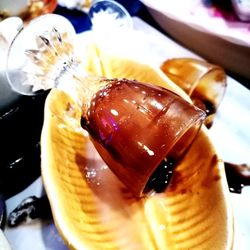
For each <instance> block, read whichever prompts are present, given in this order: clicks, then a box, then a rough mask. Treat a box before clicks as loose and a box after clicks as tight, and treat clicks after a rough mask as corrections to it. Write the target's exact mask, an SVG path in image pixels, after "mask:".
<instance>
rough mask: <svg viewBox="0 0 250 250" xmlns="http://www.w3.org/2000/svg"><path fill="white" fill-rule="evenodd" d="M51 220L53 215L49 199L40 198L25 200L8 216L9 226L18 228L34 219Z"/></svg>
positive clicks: (33, 197) (45, 197) (34, 197)
mask: <svg viewBox="0 0 250 250" xmlns="http://www.w3.org/2000/svg"><path fill="white" fill-rule="evenodd" d="M38 218H39V219H51V218H52V213H51V208H50V204H49V200H48V197H47V196H46V195H44V196H42V197H41V198H38V197H36V196H30V197H27V198H25V199H24V200H23V201H22V202H21V203H20V204H19V205H18V206H17V207H16V208H15V209H14V210H13V211H12V212H11V213H10V214H9V216H8V226H9V227H16V226H18V225H20V224H22V223H25V222H27V221H30V220H34V219H38Z"/></svg>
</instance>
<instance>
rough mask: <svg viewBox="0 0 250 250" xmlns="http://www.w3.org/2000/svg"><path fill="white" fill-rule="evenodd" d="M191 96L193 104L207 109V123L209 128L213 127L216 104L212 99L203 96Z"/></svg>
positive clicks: (204, 109)
mask: <svg viewBox="0 0 250 250" xmlns="http://www.w3.org/2000/svg"><path fill="white" fill-rule="evenodd" d="M191 98H192V101H193V104H194V105H195V106H196V107H198V108H200V109H201V110H203V111H205V113H206V115H207V118H206V121H205V125H206V127H207V128H211V127H212V125H213V117H214V115H215V113H216V111H217V110H216V107H215V105H214V104H213V103H212V102H211V101H209V100H206V99H204V98H202V97H197V96H191Z"/></svg>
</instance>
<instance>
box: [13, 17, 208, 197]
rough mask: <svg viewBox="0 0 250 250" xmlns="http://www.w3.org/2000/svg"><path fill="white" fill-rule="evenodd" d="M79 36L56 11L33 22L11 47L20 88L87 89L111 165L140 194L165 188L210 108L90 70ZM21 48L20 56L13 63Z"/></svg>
mask: <svg viewBox="0 0 250 250" xmlns="http://www.w3.org/2000/svg"><path fill="white" fill-rule="evenodd" d="M114 35H115V34H114ZM27 37H28V38H29V39H27ZM73 40H74V32H73V28H72V26H71V25H70V24H69V22H68V21H67V20H66V19H64V18H63V17H59V16H57V15H53V14H52V15H45V16H43V17H40V18H38V19H37V20H34V21H32V22H31V23H30V24H29V25H28V26H27V27H26V28H25V29H24V30H23V31H22V32H20V34H19V35H18V36H17V37H16V39H15V40H14V42H13V43H12V46H11V47H10V51H9V57H8V58H9V60H8V65H9V70H8V72H9V73H8V79H9V81H10V84H11V85H12V87H13V89H15V90H18V91H19V92H22V93H23V94H27V93H29V94H34V93H35V92H36V90H38V91H39V90H40V89H48V88H55V87H57V88H59V89H61V90H62V91H65V92H67V93H68V94H69V95H70V96H71V97H72V98H76V95H75V93H76V92H77V93H80V95H78V96H77V98H76V99H77V102H78V103H79V105H81V107H82V119H81V125H82V127H83V129H86V130H87V131H88V132H89V135H90V139H91V140H92V142H93V144H94V146H95V148H96V149H97V151H98V152H99V154H100V156H101V157H102V158H103V160H104V161H105V162H106V163H107V165H108V167H109V168H110V169H111V170H112V171H113V172H114V173H115V174H116V176H117V177H118V178H119V179H120V181H121V182H123V183H124V184H125V185H126V186H127V188H128V189H129V190H130V191H131V192H132V193H133V194H134V195H135V196H137V197H141V196H144V195H147V194H149V193H151V192H152V191H153V190H155V191H157V192H161V191H164V189H165V188H166V185H167V183H168V182H169V179H170V175H171V174H172V171H173V165H174V163H176V162H178V161H179V160H180V159H181V158H182V157H183V155H184V154H185V152H186V151H187V150H188V149H189V147H190V145H191V144H192V142H193V140H194V139H195V137H196V135H197V133H198V132H199V129H200V127H201V125H202V122H203V121H204V119H205V113H204V112H203V111H202V110H201V109H199V108H197V107H195V106H194V105H192V104H190V103H189V102H187V101H185V100H184V99H182V98H181V97H179V96H178V95H176V94H175V93H173V92H171V91H169V90H168V89H165V88H162V87H157V86H155V85H154V84H153V83H152V84H148V83H141V82H138V81H132V80H127V79H107V78H105V77H102V76H90V75H89V74H88V72H85V71H84V70H83V67H82V66H81V65H82V63H81V60H84V58H78V57H77V51H75V49H74V46H73ZM16 53H19V56H18V58H19V61H18V64H13V63H14V62H15V58H17V55H16ZM20 53H21V54H20ZM13 65H15V67H16V68H15V69H13V68H12V71H11V70H10V68H11V66H13ZM121 66H122V65H121ZM12 72H15V74H13V73H12ZM74 90H77V91H76V92H75V91H74ZM79 100H80V102H79ZM79 122H80V121H79Z"/></svg>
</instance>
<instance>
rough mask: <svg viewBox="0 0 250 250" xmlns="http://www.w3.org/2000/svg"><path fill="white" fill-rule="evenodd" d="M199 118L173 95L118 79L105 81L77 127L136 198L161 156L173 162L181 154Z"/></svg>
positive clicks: (198, 113)
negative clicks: (84, 133) (80, 127)
mask: <svg viewBox="0 0 250 250" xmlns="http://www.w3.org/2000/svg"><path fill="white" fill-rule="evenodd" d="M203 119H204V112H202V111H201V110H200V109H197V108H195V107H194V106H193V105H191V104H189V103H187V102H186V101H185V100H183V99H182V98H180V97H179V96H177V95H176V94H174V93H173V92H171V91H168V90H166V89H163V88H160V87H156V86H151V85H147V84H143V83H139V82H136V81H129V80H125V79H123V80H108V81H107V86H106V87H105V88H104V89H102V90H100V91H99V92H98V93H97V94H96V95H95V96H94V98H93V99H92V101H91V105H90V108H89V110H88V114H87V118H85V119H83V120H82V126H83V127H85V128H87V130H88V131H89V133H90V134H91V137H92V138H93V139H94V140H93V142H94V144H95V147H96V149H97V150H98V152H99V154H100V155H101V156H102V158H103V159H104V161H105V162H106V163H107V165H108V166H109V167H110V168H111V169H112V170H113V172H114V173H115V174H116V175H117V176H118V177H119V179H120V180H122V181H123V182H124V183H125V184H126V185H127V186H131V188H132V190H131V191H132V192H134V193H135V194H136V195H139V196H140V195H141V194H140V193H138V192H143V190H144V188H145V185H146V183H147V182H148V181H149V179H150V176H151V175H152V174H153V172H154V171H155V170H156V168H157V166H159V164H160V163H161V162H162V161H163V159H164V158H165V157H166V156H167V158H171V159H173V160H174V161H176V159H179V158H180V157H181V156H182V155H183V154H184V153H185V151H186V150H187V148H188V147H189V145H190V144H191V143H192V141H193V140H194V137H195V136H196V134H197V132H198V130H199V127H200V125H201V122H202V120H203ZM177 141H178V143H177ZM139 189H140V190H139ZM138 190H139V191H138Z"/></svg>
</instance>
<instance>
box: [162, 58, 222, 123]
mask: <svg viewBox="0 0 250 250" xmlns="http://www.w3.org/2000/svg"><path fill="white" fill-rule="evenodd" d="M161 69H162V71H163V72H164V73H165V74H166V75H167V76H168V77H169V78H170V79H171V80H172V81H173V82H175V83H176V84H177V85H178V86H179V87H181V88H182V89H183V90H184V91H185V92H186V93H187V94H188V95H189V96H190V98H191V99H192V101H193V103H194V104H195V105H196V106H198V107H200V108H201V109H203V110H204V111H205V112H206V114H207V118H206V121H205V124H206V126H207V127H210V126H211V125H212V123H213V119H214V115H215V113H216V111H217V109H218V107H219V104H220V102H221V100H222V99H223V96H224V94H225V90H226V85H227V83H226V74H225V71H224V70H223V69H222V68H221V67H220V66H218V65H215V64H211V63H208V62H206V61H204V60H199V59H194V58H174V59H169V60H166V61H165V62H163V63H162V65H161Z"/></svg>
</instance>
